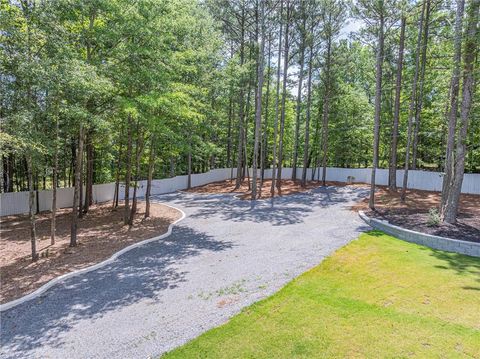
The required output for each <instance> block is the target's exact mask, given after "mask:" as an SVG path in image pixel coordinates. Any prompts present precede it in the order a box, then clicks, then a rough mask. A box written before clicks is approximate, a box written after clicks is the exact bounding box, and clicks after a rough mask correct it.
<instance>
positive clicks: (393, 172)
mask: <svg viewBox="0 0 480 359" xmlns="http://www.w3.org/2000/svg"><path fill="white" fill-rule="evenodd" d="M406 23H407V18H406V17H405V16H403V17H402V23H401V25H400V46H399V49H398V63H397V80H396V87H395V105H394V106H395V109H394V114H393V131H392V145H391V149H390V168H389V171H388V186H389V188H390V190H392V191H396V190H397V147H398V126H399V122H400V96H401V93H402V71H403V53H404V48H405V27H406Z"/></svg>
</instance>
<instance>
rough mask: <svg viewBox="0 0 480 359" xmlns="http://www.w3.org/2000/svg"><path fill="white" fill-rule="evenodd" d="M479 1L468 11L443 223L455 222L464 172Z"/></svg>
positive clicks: (476, 0) (476, 51)
mask: <svg viewBox="0 0 480 359" xmlns="http://www.w3.org/2000/svg"><path fill="white" fill-rule="evenodd" d="M479 6H480V0H473V1H472V2H471V3H470V7H469V10H468V28H467V33H466V36H467V40H466V44H465V56H464V72H463V74H464V75H463V88H462V105H461V109H460V130H459V131H458V138H457V150H456V158H455V161H454V163H455V164H454V167H455V169H454V176H453V181H452V185H451V186H450V190H449V192H448V197H447V198H446V200H445V204H444V207H442V211H441V216H442V219H443V221H444V222H447V223H455V222H456V220H457V213H458V206H459V202H460V194H461V191H462V183H463V177H464V171H465V155H466V152H467V145H466V143H467V134H468V123H469V116H470V110H471V107H472V102H473V100H472V99H473V95H474V91H475V89H474V84H475V81H474V71H475V67H474V64H475V58H476V56H477V55H478V43H477V41H476V32H477V31H478V30H476V29H477V24H478V17H479Z"/></svg>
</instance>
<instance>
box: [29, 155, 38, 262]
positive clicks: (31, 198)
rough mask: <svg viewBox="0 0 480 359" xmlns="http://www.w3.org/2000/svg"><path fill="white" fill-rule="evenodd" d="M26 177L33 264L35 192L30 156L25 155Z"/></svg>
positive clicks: (35, 236) (34, 252)
mask: <svg viewBox="0 0 480 359" xmlns="http://www.w3.org/2000/svg"><path fill="white" fill-rule="evenodd" d="M26 162H27V176H28V185H29V195H28V210H29V211H28V212H29V217H30V242H31V247H32V261H33V262H35V261H36V260H37V259H38V253H37V235H36V223H35V207H34V206H35V190H34V188H33V163H32V162H33V161H32V157H31V155H30V154H28V155H27V160H26Z"/></svg>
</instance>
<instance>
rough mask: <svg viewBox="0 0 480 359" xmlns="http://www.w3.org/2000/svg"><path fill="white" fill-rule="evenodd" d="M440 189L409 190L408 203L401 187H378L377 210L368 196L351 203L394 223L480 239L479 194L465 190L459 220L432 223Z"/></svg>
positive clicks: (432, 231) (434, 233)
mask: <svg viewBox="0 0 480 359" xmlns="http://www.w3.org/2000/svg"><path fill="white" fill-rule="evenodd" d="M440 199H441V193H439V192H429V191H420V190H408V191H407V198H406V201H405V203H402V202H401V201H400V191H398V192H394V191H390V190H388V188H387V187H383V186H379V187H377V191H376V196H375V211H371V210H370V209H369V208H368V198H365V199H364V200H362V201H361V202H359V203H358V204H357V205H356V206H354V207H352V209H354V210H364V211H365V213H366V214H367V215H368V216H371V217H375V218H379V219H383V220H387V221H389V222H390V223H392V224H395V225H398V226H400V227H403V228H407V229H411V230H414V231H418V232H422V233H427V234H433V235H436V236H442V237H448V238H454V239H460V240H464V241H471V242H480V195H473V194H462V195H461V197H460V210H459V214H458V218H457V223H456V224H447V223H441V224H439V225H430V224H429V213H428V212H429V210H430V209H431V208H437V209H438V208H439V207H440Z"/></svg>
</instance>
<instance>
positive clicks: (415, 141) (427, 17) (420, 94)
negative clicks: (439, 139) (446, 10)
mask: <svg viewBox="0 0 480 359" xmlns="http://www.w3.org/2000/svg"><path fill="white" fill-rule="evenodd" d="M429 21H430V0H426V10H425V21H424V22H425V26H424V30H423V43H422V59H421V61H420V63H421V65H420V79H419V83H420V86H419V90H418V97H417V99H418V103H417V108H416V110H415V129H414V131H413V147H412V150H413V154H412V169H414V170H416V169H417V154H418V134H419V132H420V115H421V112H422V104H423V85H424V82H425V67H426V63H427V44H428V28H429Z"/></svg>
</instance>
